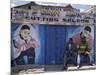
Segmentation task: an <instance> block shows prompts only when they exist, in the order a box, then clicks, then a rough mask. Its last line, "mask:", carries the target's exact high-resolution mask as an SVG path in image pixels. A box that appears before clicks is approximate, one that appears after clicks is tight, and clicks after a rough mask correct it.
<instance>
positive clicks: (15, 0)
mask: <svg viewBox="0 0 100 75" xmlns="http://www.w3.org/2000/svg"><path fill="white" fill-rule="evenodd" d="M30 1H35V2H36V3H37V4H42V5H55V6H66V5H67V4H69V3H70V4H71V5H72V6H73V7H74V8H77V9H80V11H84V10H86V9H89V8H90V7H91V6H92V5H87V4H83V3H81V4H79V3H78V4H77V3H75V4H74V3H72V2H68V0H60V1H59V3H58V0H56V1H55V0H52V1H51V0H45V1H44V0H11V7H15V6H19V5H24V4H27V3H29V2H30ZM66 1H67V2H66Z"/></svg>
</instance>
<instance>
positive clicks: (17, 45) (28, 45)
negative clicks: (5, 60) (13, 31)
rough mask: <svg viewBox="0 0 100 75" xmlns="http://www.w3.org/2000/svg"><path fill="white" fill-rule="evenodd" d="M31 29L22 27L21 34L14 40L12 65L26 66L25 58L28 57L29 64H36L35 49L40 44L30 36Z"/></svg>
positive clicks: (26, 26)
mask: <svg viewBox="0 0 100 75" xmlns="http://www.w3.org/2000/svg"><path fill="white" fill-rule="evenodd" d="M30 31H31V30H30V27H29V26H28V25H22V27H21V28H20V31H19V34H18V35H16V36H15V37H14V39H13V49H12V62H11V63H12V64H13V63H14V62H16V64H17V65H23V64H25V60H24V56H26V57H27V61H28V64H34V63H35V48H37V47H38V42H37V41H36V40H35V39H34V38H32V36H31V35H30Z"/></svg>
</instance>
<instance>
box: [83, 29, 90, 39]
mask: <svg viewBox="0 0 100 75" xmlns="http://www.w3.org/2000/svg"><path fill="white" fill-rule="evenodd" d="M89 35H90V32H89V31H87V30H84V31H83V34H82V36H84V37H86V38H88V37H89Z"/></svg>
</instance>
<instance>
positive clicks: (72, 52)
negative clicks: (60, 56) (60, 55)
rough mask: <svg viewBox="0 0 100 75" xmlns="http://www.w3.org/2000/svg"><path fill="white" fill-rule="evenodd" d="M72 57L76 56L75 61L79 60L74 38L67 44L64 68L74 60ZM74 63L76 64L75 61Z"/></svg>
mask: <svg viewBox="0 0 100 75" xmlns="http://www.w3.org/2000/svg"><path fill="white" fill-rule="evenodd" d="M72 58H74V61H77V48H76V45H75V44H74V42H73V39H72V38H69V41H68V42H67V43H66V44H65V50H64V67H63V70H66V69H67V68H68V63H69V62H71V61H72ZM74 65H76V63H75V62H74Z"/></svg>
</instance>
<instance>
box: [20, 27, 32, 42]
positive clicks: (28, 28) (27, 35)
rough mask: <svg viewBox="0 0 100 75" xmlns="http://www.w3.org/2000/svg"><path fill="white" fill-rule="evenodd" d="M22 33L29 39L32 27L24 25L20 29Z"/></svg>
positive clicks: (23, 36)
mask: <svg viewBox="0 0 100 75" xmlns="http://www.w3.org/2000/svg"><path fill="white" fill-rule="evenodd" d="M20 35H21V37H22V38H23V39H24V40H27V39H28V37H29V35H30V27H29V26H27V25H23V26H22V27H21V30H20Z"/></svg>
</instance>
